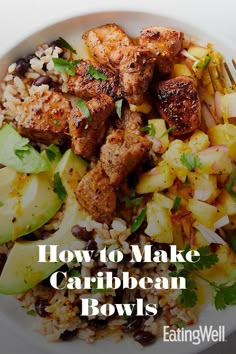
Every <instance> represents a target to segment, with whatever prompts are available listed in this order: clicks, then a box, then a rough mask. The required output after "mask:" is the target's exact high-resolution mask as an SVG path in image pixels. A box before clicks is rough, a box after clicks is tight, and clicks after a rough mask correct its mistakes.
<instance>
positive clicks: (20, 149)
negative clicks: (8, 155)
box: [14, 138, 30, 159]
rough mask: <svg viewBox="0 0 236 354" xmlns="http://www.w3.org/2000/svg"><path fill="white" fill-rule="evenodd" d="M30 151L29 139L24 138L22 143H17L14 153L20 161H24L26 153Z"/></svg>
mask: <svg viewBox="0 0 236 354" xmlns="http://www.w3.org/2000/svg"><path fill="white" fill-rule="evenodd" d="M29 149H30V145H29V139H28V138H22V139H21V141H19V142H18V143H17V145H15V147H14V153H15V155H16V156H17V157H19V159H23V157H24V155H25V153H27V152H28V151H29Z"/></svg>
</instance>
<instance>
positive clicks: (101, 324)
mask: <svg viewBox="0 0 236 354" xmlns="http://www.w3.org/2000/svg"><path fill="white" fill-rule="evenodd" d="M88 323H89V325H90V326H92V327H95V328H96V329H98V330H102V329H105V328H106V327H107V320H100V319H96V318H95V319H93V320H90V321H88Z"/></svg>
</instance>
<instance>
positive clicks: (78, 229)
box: [71, 225, 93, 241]
mask: <svg viewBox="0 0 236 354" xmlns="http://www.w3.org/2000/svg"><path fill="white" fill-rule="evenodd" d="M71 233H72V235H73V236H75V237H77V238H79V239H81V240H83V241H89V240H91V238H92V236H93V232H91V231H87V230H86V228H85V227H82V226H79V225H74V226H73V227H72V229H71Z"/></svg>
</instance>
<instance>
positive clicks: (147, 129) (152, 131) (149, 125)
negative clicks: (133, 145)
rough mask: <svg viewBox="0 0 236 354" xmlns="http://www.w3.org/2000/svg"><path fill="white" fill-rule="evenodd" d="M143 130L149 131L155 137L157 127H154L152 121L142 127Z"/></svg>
mask: <svg viewBox="0 0 236 354" xmlns="http://www.w3.org/2000/svg"><path fill="white" fill-rule="evenodd" d="M141 131H142V132H148V133H149V135H150V136H151V137H154V136H155V134H156V129H155V127H154V125H153V124H152V123H151V124H148V125H145V126H144V127H142V128H141Z"/></svg>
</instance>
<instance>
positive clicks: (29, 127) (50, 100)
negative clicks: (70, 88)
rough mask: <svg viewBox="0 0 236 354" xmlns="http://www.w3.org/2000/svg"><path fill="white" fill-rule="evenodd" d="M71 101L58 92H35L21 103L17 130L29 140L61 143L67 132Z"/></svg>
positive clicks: (47, 143) (43, 142)
mask: <svg viewBox="0 0 236 354" xmlns="http://www.w3.org/2000/svg"><path fill="white" fill-rule="evenodd" d="M70 114H71V103H70V101H69V100H67V99H66V98H65V97H64V96H63V95H62V94H61V93H60V92H54V91H49V90H48V91H44V92H42V93H41V92H37V93H35V94H34V95H33V96H31V98H30V99H29V100H27V101H26V102H24V104H23V113H22V114H21V116H20V119H19V121H18V131H19V133H20V134H21V135H22V136H25V137H27V138H29V139H30V140H33V141H36V142H39V143H42V144H46V145H50V144H59V145H61V144H62V143H63V142H64V140H65V138H66V133H67V126H68V123H67V121H68V117H69V115H70Z"/></svg>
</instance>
